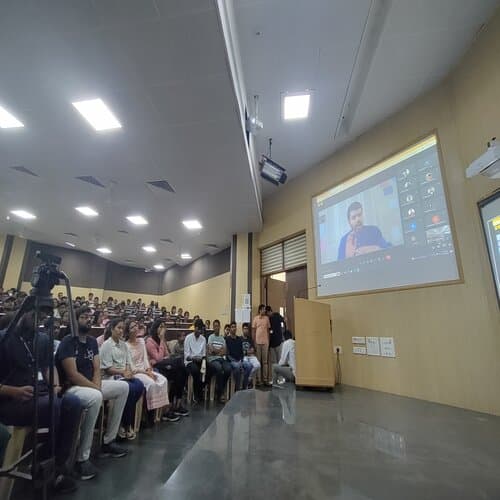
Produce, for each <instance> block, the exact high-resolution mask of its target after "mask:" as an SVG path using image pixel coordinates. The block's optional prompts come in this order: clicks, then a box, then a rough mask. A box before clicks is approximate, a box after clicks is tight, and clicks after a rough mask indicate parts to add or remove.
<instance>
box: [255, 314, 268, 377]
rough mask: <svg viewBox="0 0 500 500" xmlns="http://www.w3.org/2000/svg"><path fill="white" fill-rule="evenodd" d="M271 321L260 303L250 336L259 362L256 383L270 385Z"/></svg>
mask: <svg viewBox="0 0 500 500" xmlns="http://www.w3.org/2000/svg"><path fill="white" fill-rule="evenodd" d="M270 328H271V323H270V322H269V317H268V316H267V314H266V306H265V305H264V304H260V306H259V314H258V315H257V316H255V318H254V319H253V321H252V337H253V342H254V344H255V351H256V353H255V354H256V356H257V359H258V360H259V362H260V366H261V369H260V370H259V371H258V372H257V385H261V384H262V383H264V384H267V385H270V382H269V365H268V354H269V330H270Z"/></svg>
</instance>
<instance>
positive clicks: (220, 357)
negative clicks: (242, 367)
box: [207, 319, 231, 403]
mask: <svg viewBox="0 0 500 500" xmlns="http://www.w3.org/2000/svg"><path fill="white" fill-rule="evenodd" d="M207 354H208V358H207V359H208V375H209V377H212V376H213V375H215V380H216V385H215V399H216V400H217V401H218V402H219V403H224V401H225V400H224V396H223V394H224V390H225V388H226V384H227V380H228V379H229V377H230V376H231V363H230V362H229V361H226V359H225V355H226V340H225V339H224V337H223V336H222V335H221V334H220V321H219V320H218V319H216V320H214V333H212V334H211V335H210V336H209V337H208V344H207Z"/></svg>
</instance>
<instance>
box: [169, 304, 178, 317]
mask: <svg viewBox="0 0 500 500" xmlns="http://www.w3.org/2000/svg"><path fill="white" fill-rule="evenodd" d="M170 316H177V308H176V307H175V306H172V309H170Z"/></svg>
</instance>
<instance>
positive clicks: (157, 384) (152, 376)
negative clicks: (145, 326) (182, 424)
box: [125, 320, 178, 420]
mask: <svg viewBox="0 0 500 500" xmlns="http://www.w3.org/2000/svg"><path fill="white" fill-rule="evenodd" d="M138 333H139V324H138V322H137V321H135V320H130V321H128V322H127V323H126V324H125V341H126V343H127V346H128V348H129V350H130V355H131V357H132V371H133V374H134V377H136V378H138V379H139V380H140V381H141V382H142V383H143V384H144V387H145V388H146V402H147V408H148V410H156V409H157V408H163V407H164V406H167V405H168V382H167V379H166V378H165V377H164V376H163V375H162V374H161V373H155V372H154V371H153V368H151V365H150V363H149V359H148V354H147V351H146V343H145V342H144V339H143V338H140V337H138V336H137V334H138ZM166 417H167V415H165V417H162V420H167V418H166ZM177 420H178V418H177Z"/></svg>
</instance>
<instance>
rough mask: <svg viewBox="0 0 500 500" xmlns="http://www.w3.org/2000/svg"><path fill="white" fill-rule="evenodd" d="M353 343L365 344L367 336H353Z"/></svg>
mask: <svg viewBox="0 0 500 500" xmlns="http://www.w3.org/2000/svg"><path fill="white" fill-rule="evenodd" d="M352 343H353V344H364V343H365V337H353V338H352Z"/></svg>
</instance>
